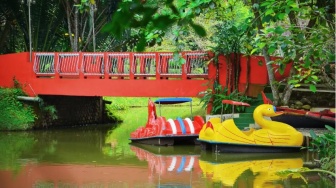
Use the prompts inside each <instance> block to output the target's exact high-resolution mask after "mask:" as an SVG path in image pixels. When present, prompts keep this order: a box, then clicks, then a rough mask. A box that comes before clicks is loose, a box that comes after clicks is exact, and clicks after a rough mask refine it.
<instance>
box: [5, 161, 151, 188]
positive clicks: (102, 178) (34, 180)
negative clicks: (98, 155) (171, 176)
mask: <svg viewBox="0 0 336 188" xmlns="http://www.w3.org/2000/svg"><path fill="white" fill-rule="evenodd" d="M146 172H147V168H139V167H137V168H134V167H124V166H97V165H72V164H62V165H51V164H28V165H27V166H25V167H23V169H22V170H20V172H19V173H17V174H16V173H14V172H12V171H0V182H1V187H4V188H17V187H22V188H23V187H43V186H46V185H49V187H50V186H51V187H63V186H65V185H67V187H86V186H89V187H90V186H92V185H95V186H96V187H123V186H124V185H125V184H126V185H127V187H135V186H136V185H139V184H140V185H146V184H147V181H148V180H147V174H146Z"/></svg>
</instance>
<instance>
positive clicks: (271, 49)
mask: <svg viewBox="0 0 336 188" xmlns="http://www.w3.org/2000/svg"><path fill="white" fill-rule="evenodd" d="M275 50H276V48H275V47H274V46H270V48H269V49H268V53H270V54H272V53H273V52H275Z"/></svg>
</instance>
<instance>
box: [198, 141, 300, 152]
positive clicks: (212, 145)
mask: <svg viewBox="0 0 336 188" xmlns="http://www.w3.org/2000/svg"><path fill="white" fill-rule="evenodd" d="M198 141H199V143H200V145H201V148H202V150H211V151H212V152H214V153H292V152H300V150H301V146H270V145H257V144H237V143H228V142H214V141H209V140H201V139H198Z"/></svg>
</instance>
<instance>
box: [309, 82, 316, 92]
mask: <svg viewBox="0 0 336 188" xmlns="http://www.w3.org/2000/svg"><path fill="white" fill-rule="evenodd" d="M309 89H310V91H312V92H314V93H315V92H316V90H317V89H316V86H315V85H313V84H310V85H309Z"/></svg>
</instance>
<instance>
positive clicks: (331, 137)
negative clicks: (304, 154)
mask: <svg viewBox="0 0 336 188" xmlns="http://www.w3.org/2000/svg"><path fill="white" fill-rule="evenodd" d="M325 127H326V128H327V129H328V132H327V133H324V134H322V135H319V136H317V135H316V134H315V133H314V131H312V130H311V131H310V135H311V137H312V142H311V146H309V147H308V149H309V151H314V152H317V153H318V154H319V157H320V163H321V167H322V169H323V170H328V171H331V172H334V173H335V136H336V134H335V129H334V128H333V127H330V126H328V125H326V126H325Z"/></svg>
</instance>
